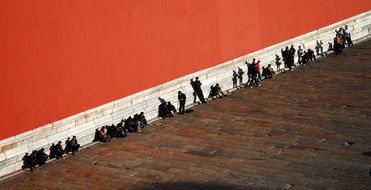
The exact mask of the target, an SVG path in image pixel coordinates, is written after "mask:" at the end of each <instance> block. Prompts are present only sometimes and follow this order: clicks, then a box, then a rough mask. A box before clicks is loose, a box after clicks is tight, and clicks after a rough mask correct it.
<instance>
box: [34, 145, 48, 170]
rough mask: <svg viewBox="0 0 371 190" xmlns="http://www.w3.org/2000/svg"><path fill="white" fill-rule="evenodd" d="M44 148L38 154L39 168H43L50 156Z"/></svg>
mask: <svg viewBox="0 0 371 190" xmlns="http://www.w3.org/2000/svg"><path fill="white" fill-rule="evenodd" d="M44 150H45V149H44V148H41V149H40V150H39V151H37V153H36V158H37V162H38V164H39V166H42V165H44V164H45V162H46V160H48V155H47V154H45V152H44Z"/></svg>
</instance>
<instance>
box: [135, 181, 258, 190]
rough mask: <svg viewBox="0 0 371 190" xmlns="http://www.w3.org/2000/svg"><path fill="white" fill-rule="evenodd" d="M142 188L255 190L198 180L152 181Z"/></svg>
mask: <svg viewBox="0 0 371 190" xmlns="http://www.w3.org/2000/svg"><path fill="white" fill-rule="evenodd" d="M138 189H140V190H152V189H156V190H162V189H163V190H191V189H195V190H208V189H211V190H242V189H244V190H248V189H251V190H254V189H255V188H249V187H245V186H238V185H229V184H218V183H197V182H173V183H152V184H148V185H144V186H142V187H139V188H138Z"/></svg>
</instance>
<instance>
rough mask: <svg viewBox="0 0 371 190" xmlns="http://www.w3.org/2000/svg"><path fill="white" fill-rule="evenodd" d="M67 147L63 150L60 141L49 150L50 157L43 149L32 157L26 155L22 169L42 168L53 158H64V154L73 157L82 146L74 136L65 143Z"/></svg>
mask: <svg viewBox="0 0 371 190" xmlns="http://www.w3.org/2000/svg"><path fill="white" fill-rule="evenodd" d="M65 144H66V146H65V148H64V149H63V147H62V142H61V141H59V142H58V143H57V144H56V145H55V144H54V143H53V144H52V145H51V146H50V148H49V150H50V152H49V155H47V154H46V153H45V149H44V148H41V149H40V150H34V151H32V153H31V154H30V155H28V153H26V154H25V155H24V156H23V158H22V160H23V166H22V169H27V168H29V169H30V170H32V169H33V168H35V167H36V166H42V165H44V164H45V163H46V161H47V160H48V158H49V159H52V158H56V159H59V158H61V157H62V156H63V154H69V153H72V154H73V155H74V154H75V152H77V151H79V148H80V144H79V143H78V142H77V138H76V136H73V137H72V139H70V138H68V139H67V140H66V142H65Z"/></svg>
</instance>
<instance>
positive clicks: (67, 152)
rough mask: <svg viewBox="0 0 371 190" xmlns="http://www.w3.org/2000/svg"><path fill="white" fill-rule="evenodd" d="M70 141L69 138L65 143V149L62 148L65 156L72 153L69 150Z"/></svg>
mask: <svg viewBox="0 0 371 190" xmlns="http://www.w3.org/2000/svg"><path fill="white" fill-rule="evenodd" d="M70 139H71V138H70V137H68V138H67V140H66V141H65V144H66V147H64V152H65V153H66V154H69V153H70V152H72V150H71V140H70Z"/></svg>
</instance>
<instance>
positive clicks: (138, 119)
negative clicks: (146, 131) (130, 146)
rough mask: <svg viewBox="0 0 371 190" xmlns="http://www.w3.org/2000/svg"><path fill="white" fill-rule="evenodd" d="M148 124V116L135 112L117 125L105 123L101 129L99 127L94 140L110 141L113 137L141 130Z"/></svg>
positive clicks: (120, 136)
mask: <svg viewBox="0 0 371 190" xmlns="http://www.w3.org/2000/svg"><path fill="white" fill-rule="evenodd" d="M146 126H148V123H147V119H146V116H145V115H144V113H143V112H140V113H139V114H134V116H133V117H131V116H129V117H128V118H127V119H122V120H121V121H120V122H119V123H118V124H117V125H115V124H112V125H105V126H102V127H101V129H99V128H97V129H96V130H95V135H94V140H93V141H100V142H108V141H109V140H110V139H112V138H123V137H126V136H128V134H129V133H134V132H140V131H141V129H142V128H144V127H146Z"/></svg>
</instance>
